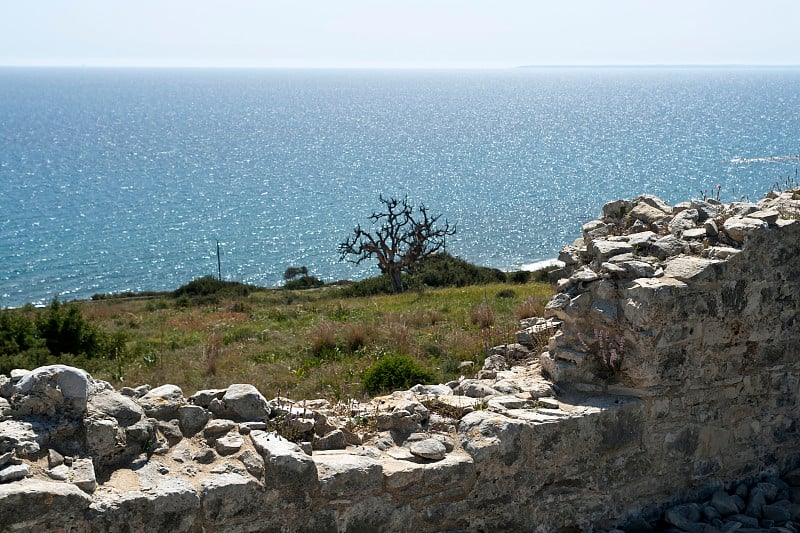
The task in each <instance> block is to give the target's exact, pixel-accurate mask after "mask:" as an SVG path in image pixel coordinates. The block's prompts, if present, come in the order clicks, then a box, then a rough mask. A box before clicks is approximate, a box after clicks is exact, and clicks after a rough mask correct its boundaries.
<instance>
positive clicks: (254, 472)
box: [236, 450, 264, 479]
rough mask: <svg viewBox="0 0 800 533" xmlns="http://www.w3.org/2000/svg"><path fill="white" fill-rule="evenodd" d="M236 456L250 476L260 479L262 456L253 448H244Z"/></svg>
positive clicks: (262, 467) (262, 466) (261, 474)
mask: <svg viewBox="0 0 800 533" xmlns="http://www.w3.org/2000/svg"><path fill="white" fill-rule="evenodd" d="M236 458H237V459H239V461H241V462H242V464H243V465H244V467H245V468H246V469H247V471H248V472H249V473H250V475H251V476H253V477H255V478H256V479H261V477H262V476H263V475H264V458H263V457H261V456H260V455H258V454H257V453H256V452H254V451H253V450H245V451H243V452H242V453H240V454H239V455H238V456H237V457H236Z"/></svg>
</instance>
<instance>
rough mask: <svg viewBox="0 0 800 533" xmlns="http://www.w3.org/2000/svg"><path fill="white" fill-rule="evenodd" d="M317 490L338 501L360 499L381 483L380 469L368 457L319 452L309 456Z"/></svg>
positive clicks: (378, 463)
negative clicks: (317, 483)
mask: <svg viewBox="0 0 800 533" xmlns="http://www.w3.org/2000/svg"><path fill="white" fill-rule="evenodd" d="M313 460H314V463H316V465H317V473H318V475H319V484H320V490H321V492H322V493H323V494H325V495H328V496H332V497H336V498H340V497H345V498H346V497H352V496H353V495H359V496H364V495H366V494H369V493H371V492H374V491H378V490H380V488H381V485H382V483H383V466H381V463H380V462H379V461H378V460H376V459H373V458H371V457H366V456H363V455H354V454H352V453H348V452H339V453H337V452H335V451H334V452H330V451H329V452H320V453H315V454H314V456H313Z"/></svg>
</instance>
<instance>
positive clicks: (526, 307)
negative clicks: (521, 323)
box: [514, 296, 546, 320]
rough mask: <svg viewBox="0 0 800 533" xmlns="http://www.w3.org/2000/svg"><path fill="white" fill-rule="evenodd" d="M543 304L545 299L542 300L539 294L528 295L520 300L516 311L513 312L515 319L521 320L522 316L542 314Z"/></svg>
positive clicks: (529, 316)
mask: <svg viewBox="0 0 800 533" xmlns="http://www.w3.org/2000/svg"><path fill="white" fill-rule="evenodd" d="M545 304H546V300H544V299H543V298H542V297H541V296H529V297H528V298H525V299H524V300H523V301H522V303H521V304H520V305H519V307H517V309H516V311H515V312H514V317H515V318H516V319H517V320H522V319H523V318H531V317H536V316H544V306H545Z"/></svg>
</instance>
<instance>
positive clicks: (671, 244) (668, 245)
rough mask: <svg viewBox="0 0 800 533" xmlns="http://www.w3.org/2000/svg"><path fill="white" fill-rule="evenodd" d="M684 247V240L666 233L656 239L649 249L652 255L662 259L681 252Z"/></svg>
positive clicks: (685, 245) (685, 246)
mask: <svg viewBox="0 0 800 533" xmlns="http://www.w3.org/2000/svg"><path fill="white" fill-rule="evenodd" d="M686 248H687V244H686V242H685V241H682V240H681V239H678V238H677V237H675V236H674V235H667V236H665V237H661V238H660V239H656V241H655V242H654V243H653V245H652V246H651V248H650V250H651V251H652V253H653V255H655V256H656V257H658V258H659V259H661V260H664V259H666V258H667V257H671V256H673V255H678V254H680V253H683V251H684V250H685V249H686Z"/></svg>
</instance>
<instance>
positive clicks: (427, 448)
mask: <svg viewBox="0 0 800 533" xmlns="http://www.w3.org/2000/svg"><path fill="white" fill-rule="evenodd" d="M408 450H409V451H410V452H411V453H412V454H413V455H415V456H416V457H421V458H422V459H429V460H431V461H441V460H442V459H444V456H445V455H447V449H446V448H445V446H444V443H443V442H442V441H440V440H439V439H425V440H420V441H417V442H412V443H411V444H409V445H408Z"/></svg>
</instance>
